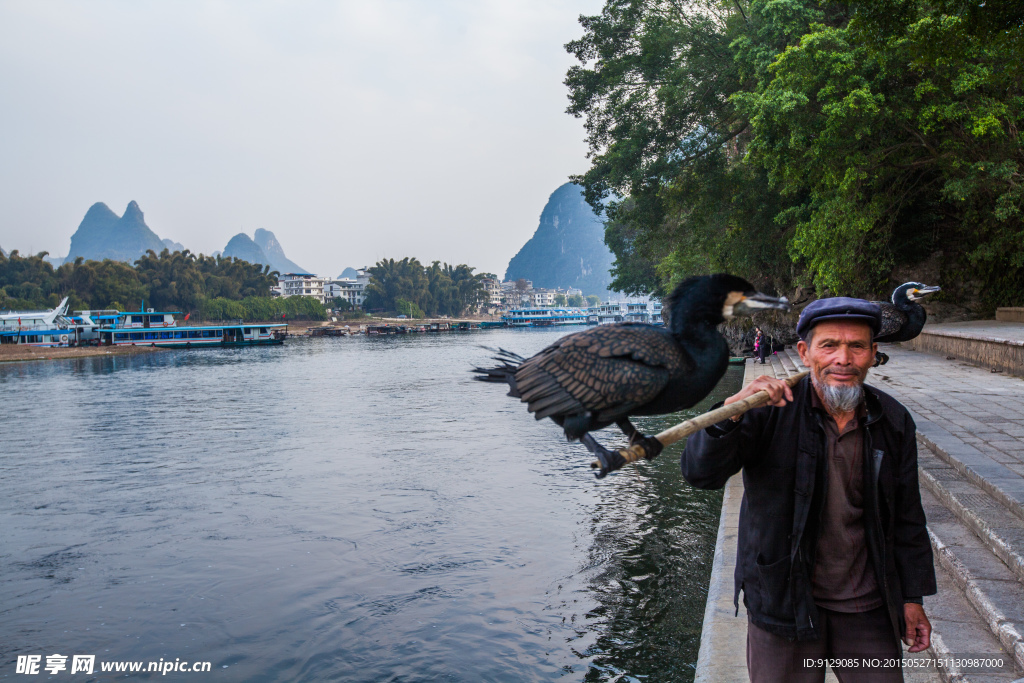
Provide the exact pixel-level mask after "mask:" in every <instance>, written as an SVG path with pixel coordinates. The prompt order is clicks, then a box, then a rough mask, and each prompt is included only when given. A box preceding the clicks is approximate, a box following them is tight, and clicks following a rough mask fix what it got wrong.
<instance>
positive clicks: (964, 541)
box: [921, 487, 1024, 679]
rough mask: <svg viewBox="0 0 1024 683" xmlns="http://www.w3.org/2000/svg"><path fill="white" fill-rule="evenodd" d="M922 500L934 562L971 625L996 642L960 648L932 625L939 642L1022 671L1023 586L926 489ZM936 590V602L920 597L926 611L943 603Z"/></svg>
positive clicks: (951, 635)
mask: <svg viewBox="0 0 1024 683" xmlns="http://www.w3.org/2000/svg"><path fill="white" fill-rule="evenodd" d="M921 502H922V503H923V505H924V511H925V515H926V516H927V517H928V533H929V536H930V538H931V542H932V550H933V551H934V553H935V559H936V564H937V565H938V567H941V569H942V570H943V571H944V572H945V573H946V574H947V575H948V577H949V578H950V579H951V580H952V581H953V583H954V584H955V586H956V587H957V589H959V590H958V591H956V592H958V593H959V595H961V596H963V597H966V599H967V602H969V603H970V605H971V606H972V607H973V608H974V610H973V611H974V613H975V614H974V615H973V616H975V617H976V621H977V622H979V623H981V624H983V625H984V626H986V627H987V628H988V630H989V634H990V636H994V637H995V639H996V640H997V641H998V642H997V643H993V642H992V641H991V640H990V639H985V638H976V639H972V640H971V641H967V642H965V643H964V644H963V646H960V645H956V644H954V642H955V641H954V642H951V641H950V639H956V638H958V637H959V635H958V634H956V633H954V632H950V631H949V630H948V629H944V630H940V629H938V627H936V629H937V630H938V631H939V633H940V636H941V638H942V640H941V642H942V643H945V645H946V647H948V648H949V649H950V650H951V651H952V652H953V653H954V654H958V655H964V654H968V653H971V654H982V653H987V654H996V653H1000V652H1002V653H1005V655H1007V656H1008V657H1010V658H1012V659H1013V661H1014V665H1015V667H1016V668H1017V670H1018V671H1019V672H1021V673H1024V638H1022V636H1021V630H1022V628H1021V627H1022V625H1024V586H1022V584H1021V582H1020V581H1019V580H1018V578H1017V575H1016V574H1015V573H1014V572H1013V571H1011V570H1010V568H1009V567H1008V566H1007V565H1006V564H1004V563H1003V561H1002V560H1000V559H999V558H998V557H997V556H996V555H995V554H993V553H992V552H991V550H990V549H989V548H988V546H987V545H986V544H985V543H983V542H982V541H981V539H980V538H978V536H977V535H976V534H975V533H974V531H973V530H972V529H971V528H969V527H968V526H967V524H965V523H964V522H963V521H961V520H960V519H959V518H958V517H957V516H956V515H955V514H954V513H953V512H952V511H951V510H950V509H948V508H947V507H946V506H945V505H943V503H942V501H940V500H939V499H938V498H937V497H936V496H935V495H934V494H933V493H932V492H931V490H929V489H928V488H927V487H923V488H922V490H921ZM939 591H940V592H939V600H935V598H926V599H925V609H926V610H929V609H930V607H931V605H932V603H933V602H938V603H941V602H942V600H943V599H944V593H945V592H947V591H944V590H943V589H942V588H941V587H940V589H939ZM960 616H961V621H964V620H968V619H967V618H968V617H969V616H971V615H969V613H963V614H961V615H960ZM975 635H976V634H975ZM965 648H966V649H965ZM986 648H994V649H986ZM1017 675H1018V676H1019V675H1020V674H1019V673H1018V674H1017ZM973 677H974V675H973V674H972V675H971V678H972V679H973Z"/></svg>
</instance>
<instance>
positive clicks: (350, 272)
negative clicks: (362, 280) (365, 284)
mask: <svg viewBox="0 0 1024 683" xmlns="http://www.w3.org/2000/svg"><path fill="white" fill-rule="evenodd" d="M357 277H359V271H357V270H356V269H355V268H346V269H345V270H343V271H341V275H339V276H338V279H339V280H355V279H356V278H357Z"/></svg>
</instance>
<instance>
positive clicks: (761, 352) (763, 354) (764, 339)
mask: <svg viewBox="0 0 1024 683" xmlns="http://www.w3.org/2000/svg"><path fill="white" fill-rule="evenodd" d="M757 334H758V336H759V337H760V338H761V341H760V344H759V345H758V349H757V357H758V358H760V359H761V365H764V359H765V358H767V357H768V351H769V350H770V348H771V346H770V343H769V341H768V335H766V334H765V333H764V332H763V331H761V329H760V328H759V329H758V330H757Z"/></svg>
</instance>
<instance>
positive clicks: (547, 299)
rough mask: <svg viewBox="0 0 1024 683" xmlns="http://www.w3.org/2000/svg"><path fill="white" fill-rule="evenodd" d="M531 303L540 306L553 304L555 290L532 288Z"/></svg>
mask: <svg viewBox="0 0 1024 683" xmlns="http://www.w3.org/2000/svg"><path fill="white" fill-rule="evenodd" d="M530 298H531V300H532V301H531V303H533V305H534V306H536V307H538V308H540V307H543V306H554V305H555V290H553V289H534V290H533V291H531V292H530Z"/></svg>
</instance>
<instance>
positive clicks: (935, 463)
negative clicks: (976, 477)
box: [918, 447, 1024, 588]
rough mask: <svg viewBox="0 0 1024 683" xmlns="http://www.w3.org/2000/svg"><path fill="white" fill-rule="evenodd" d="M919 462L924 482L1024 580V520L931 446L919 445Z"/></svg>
mask: <svg viewBox="0 0 1024 683" xmlns="http://www.w3.org/2000/svg"><path fill="white" fill-rule="evenodd" d="M918 466H919V468H920V479H921V485H922V486H924V487H926V488H927V489H928V490H929V491H931V493H932V495H934V496H935V497H936V498H937V499H938V500H939V501H940V502H941V503H942V504H943V505H944V506H945V507H946V509H948V510H949V511H950V512H952V513H953V514H954V515H955V516H956V517H957V519H959V520H960V521H961V522H963V523H964V524H965V525H966V526H967V527H968V528H969V529H970V530H971V531H973V532H974V534H975V536H977V537H978V539H979V540H980V541H981V542H982V543H984V544H985V546H986V547H987V548H988V549H989V551H990V552H992V554H993V555H995V556H996V557H998V558H999V559H1000V560H1002V562H1003V564H1005V565H1006V566H1007V568H1009V570H1010V571H1011V572H1013V574H1014V575H1015V576H1016V577H1017V580H1018V581H1020V582H1022V583H1024V520H1021V519H1020V517H1018V516H1017V515H1015V514H1014V513H1013V512H1011V511H1010V510H1009V509H1007V508H1006V506H1004V505H1003V504H1002V503H1000V502H999V501H998V500H997V499H996V498H994V497H992V496H991V495H989V493H988V492H987V491H985V490H984V489H983V488H981V487H980V486H978V485H976V484H975V483H974V482H972V481H971V480H969V479H968V478H967V477H965V476H964V475H963V474H962V473H961V472H960V471H959V470H957V469H956V468H955V467H953V466H951V465H950V464H949V463H947V462H946V461H945V460H943V459H942V458H940V457H938V456H937V455H935V453H933V452H932V450H931V449H930V448H927V447H923V448H920V449H919V451H918ZM1022 588H1024V587H1022Z"/></svg>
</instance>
